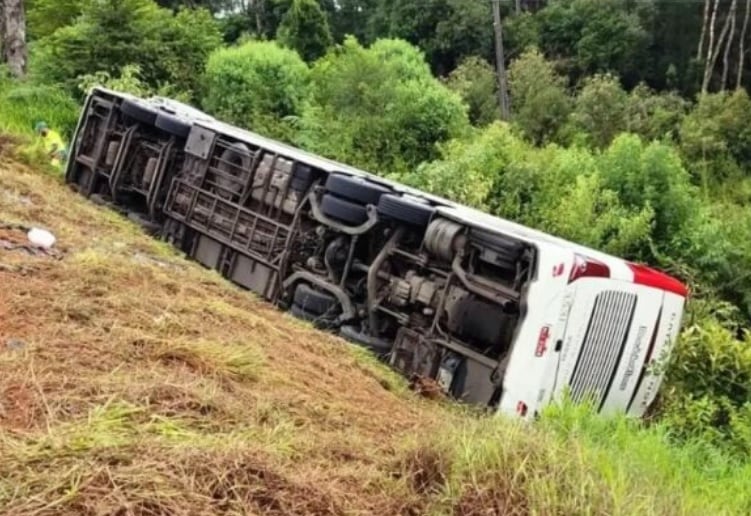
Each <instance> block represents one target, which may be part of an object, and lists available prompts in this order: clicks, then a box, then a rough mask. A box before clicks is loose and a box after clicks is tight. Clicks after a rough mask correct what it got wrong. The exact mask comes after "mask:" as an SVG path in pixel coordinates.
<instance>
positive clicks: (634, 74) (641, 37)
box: [539, 0, 650, 85]
mask: <svg viewBox="0 0 751 516" xmlns="http://www.w3.org/2000/svg"><path fill="white" fill-rule="evenodd" d="M539 16H540V24H541V30H540V34H541V37H542V47H543V49H544V50H545V53H546V54H548V55H550V56H551V57H553V58H555V59H561V60H563V61H564V62H566V63H567V64H568V68H569V73H570V75H571V77H572V79H578V78H579V77H581V76H582V75H588V74H592V73H604V72H613V73H617V74H618V75H619V76H620V77H621V78H622V79H623V81H624V82H625V83H626V84H629V85H630V84H635V83H637V82H638V81H639V80H640V79H642V78H643V75H644V74H645V72H646V71H647V70H648V66H646V64H647V63H646V62H645V61H646V57H647V54H646V50H647V48H648V45H649V43H650V35H649V32H648V31H647V30H646V29H645V25H644V21H643V19H642V16H641V15H640V13H639V12H635V11H632V10H631V9H629V3H628V2H625V1H623V0H559V1H556V2H551V3H549V4H548V6H547V7H546V8H545V9H543V10H542V11H540V13H539ZM644 16H647V14H644Z"/></svg>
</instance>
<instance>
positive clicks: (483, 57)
mask: <svg viewBox="0 0 751 516" xmlns="http://www.w3.org/2000/svg"><path fill="white" fill-rule="evenodd" d="M747 3H748V2H746V4H747ZM158 4H159V5H157V3H155V2H153V1H151V0H64V1H59V2H58V1H54V2H53V1H52V0H32V1H30V2H29V12H28V19H29V24H30V26H29V34H30V37H31V39H32V56H31V75H30V77H29V79H28V81H27V82H26V83H15V82H11V81H10V80H8V79H5V78H3V79H2V80H0V103H2V106H3V107H2V113H1V114H0V115H1V116H0V119H1V121H2V123H3V125H4V128H5V129H10V130H13V131H28V130H30V128H31V124H33V122H34V121H35V120H37V119H39V118H46V119H47V121H48V122H51V123H52V124H54V125H56V126H59V127H61V128H62V129H63V130H64V131H67V130H70V128H71V126H72V124H73V121H74V119H75V110H76V105H75V102H74V100H73V99H72V97H79V98H80V95H81V92H82V90H85V88H86V87H88V86H91V85H92V84H94V83H106V84H108V85H110V86H112V87H116V88H119V89H125V90H128V91H132V92H135V93H139V94H152V93H155V92H161V93H163V94H169V95H172V96H178V97H181V98H183V99H188V100H193V101H194V102H196V103H200V104H201V105H202V106H203V107H204V108H206V109H207V110H209V111H211V112H212V113H214V114H216V115H217V116H219V117H220V118H223V119H226V120H227V121H229V122H233V123H236V124H238V125H243V126H246V127H249V128H251V129H253V130H256V131H259V132H262V133H266V134H270V135H272V136H275V137H278V138H283V139H286V140H288V141H292V142H295V143H297V144H299V145H301V146H303V147H305V148H307V149H310V150H312V151H315V152H318V153H321V154H324V155H327V156H329V157H332V158H336V159H339V160H342V161H345V162H348V163H351V164H353V165H357V166H360V167H364V168H367V169H369V170H371V171H373V172H375V173H378V174H384V175H391V176H394V177H397V178H399V179H401V180H403V181H405V182H407V183H410V184H412V185H415V186H417V187H420V188H424V189H426V190H428V191H431V192H435V193H438V194H441V195H444V196H447V197H451V198H453V199H456V200H459V201H461V202H465V203H467V204H470V205H473V206H476V207H478V208H481V209H484V210H487V211H489V212H492V213H494V214H497V215H500V216H504V217H507V218H510V219H513V220H516V221H519V222H522V223H524V224H527V225H530V226H533V227H536V228H540V229H542V230H544V231H547V232H550V233H553V234H556V235H560V236H563V237H566V238H569V239H572V240H575V241H577V242H581V243H583V244H586V245H589V246H593V247H597V248H600V249H603V250H606V251H608V252H611V253H615V254H619V255H621V256H624V257H626V258H629V259H634V260H641V261H647V262H649V263H651V264H654V265H657V266H661V267H662V268H664V269H666V270H668V271H670V272H672V273H673V274H676V275H678V276H680V277H681V278H682V279H683V280H685V281H686V282H688V283H689V284H690V285H691V287H692V291H693V293H694V298H693V300H692V302H691V303H690V305H689V315H688V316H687V324H686V330H685V332H684V336H683V339H682V341H681V343H680V345H679V347H678V349H677V352H676V354H675V355H674V356H673V358H672V361H671V363H670V364H669V369H668V371H669V374H668V376H667V379H668V380H667V385H666V389H665V390H664V395H663V399H662V402H661V405H660V415H661V417H662V418H663V419H664V423H665V425H667V428H668V429H669V431H668V432H667V433H668V434H669V435H672V436H674V437H679V438H682V439H692V438H695V437H698V438H700V439H702V440H704V441H706V442H710V443H712V445H713V446H714V445H719V446H728V447H729V449H731V450H732V451H733V452H734V453H742V454H749V453H750V452H751V444H749V443H751V437H749V435H751V409H750V408H749V405H748V403H749V402H748V396H749V393H748V386H749V382H750V380H749V378H751V361H749V356H748V349H749V346H748V343H749V338H748V336H747V333H746V332H747V330H746V329H747V328H749V327H750V326H751V274H749V272H748V271H749V270H751V243H749V242H751V239H749V238H748V235H749V234H751V206H749V201H751V177H750V176H751V99H749V95H748V93H747V92H746V90H745V89H744V88H743V86H746V87H748V86H749V80H750V79H751V75H750V74H749V73H748V67H749V63H748V59H745V56H746V54H747V53H748V48H750V47H751V42H749V41H748V40H749V39H751V30H748V31H746V29H745V28H744V27H745V26H746V25H751V24H748V23H747V19H748V14H747V11H745V10H744V8H742V7H743V4H744V2H738V8H737V11H736V12H735V14H734V15H731V14H730V12H729V11H728V5H726V4H728V2H712V3H710V2H707V4H706V5H707V9H710V8H711V7H712V6H715V7H714V9H719V12H718V15H717V16H715V17H714V18H716V20H714V18H713V19H712V24H713V25H711V26H710V28H712V27H713V28H714V29H715V30H714V32H715V33H716V34H715V36H714V41H712V40H711V37H710V35H709V34H708V25H707V23H704V22H705V21H708V20H709V17H708V16H707V14H708V13H709V11H708V10H706V9H705V10H702V5H700V4H698V3H697V4H691V7H692V8H687V7H686V6H685V5H684V4H682V3H677V2H670V1H667V0H653V1H650V2H633V1H627V0H549V1H547V2H544V1H532V0H522V1H520V2H517V3H515V4H518V5H519V7H520V9H521V10H520V12H517V10H516V8H515V5H514V6H511V4H512V3H503V29H504V43H505V47H506V50H507V53H506V60H507V64H508V70H509V73H508V81H509V88H510V101H511V111H512V113H511V119H510V120H509V121H508V122H503V123H502V122H498V121H497V119H498V116H499V108H498V106H499V103H498V97H497V80H496V76H495V74H494V67H493V66H492V65H491V64H490V63H491V62H492V61H491V60H492V57H493V55H492V52H493V45H492V43H493V40H492V34H493V30H492V29H493V27H492V18H491V15H490V12H491V11H490V2H467V1H465V0H420V1H416V0H336V1H333V0H319V1H316V0H273V1H272V0H257V1H254V2H237V1H232V0H210V1H198V2H182V1H177V0H175V1H172V0H171V1H160V2H158ZM718 5H719V6H720V7H717V6H718ZM733 16H734V17H733ZM705 18H707V20H705ZM744 20H745V21H746V23H744ZM731 23H732V27H733V29H732V31H733V32H732V34H730V29H729V27H730V26H731ZM725 26H727V27H728V30H727V31H724V30H722V29H723V27H725ZM742 31H743V32H742ZM705 32H707V34H705ZM722 32H725V34H726V35H725V36H721V34H722ZM728 34H730V35H729V36H728ZM720 37H723V38H728V39H725V40H721V39H720ZM275 38H276V39H277V41H276V42H274V41H268V40H272V39H275ZM262 40H266V41H262ZM718 41H719V42H722V41H729V42H730V43H728V44H727V46H725V47H723V48H724V49H725V50H724V51H723V52H720V50H722V48H720V47H717V50H718V55H717V56H716V57H717V63H716V66H715V67H709V68H707V66H706V65H707V63H706V56H707V48H708V46H709V45H710V44H713V43H714V44H715V45H717V44H718ZM222 42H224V43H222ZM744 45H745V47H744ZM697 47H698V49H697ZM736 47H737V49H738V51H736ZM697 50H698V51H697ZM710 50H712V49H710ZM710 57H712V56H711V52H710ZM744 59H745V61H744ZM736 85H737V86H738V87H735V86H736ZM702 86H703V88H702ZM702 90H704V91H702ZM9 120H11V121H12V122H9Z"/></svg>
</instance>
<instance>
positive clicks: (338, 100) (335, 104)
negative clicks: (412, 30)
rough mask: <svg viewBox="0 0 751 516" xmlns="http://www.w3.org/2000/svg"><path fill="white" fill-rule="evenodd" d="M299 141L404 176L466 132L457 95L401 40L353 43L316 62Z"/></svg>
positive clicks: (463, 108)
mask: <svg viewBox="0 0 751 516" xmlns="http://www.w3.org/2000/svg"><path fill="white" fill-rule="evenodd" d="M311 77H312V88H311V90H312V94H311V98H310V102H309V103H308V105H307V107H306V109H305V112H304V113H303V117H302V120H301V133H300V136H299V139H298V141H299V143H300V144H301V145H302V146H304V147H306V148H309V149H311V150H312V151H314V152H318V153H321V154H324V155H326V156H329V157H331V158H334V159H338V160H341V161H345V162H347V163H351V164H354V165H357V166H360V167H363V168H366V169H369V170H371V171H373V172H376V173H381V174H386V173H391V172H404V171H407V170H410V169H412V168H414V167H416V166H417V165H418V164H419V163H421V162H422V161H425V160H429V159H432V158H434V157H435V156H436V154H437V151H436V147H435V144H436V143H438V142H442V141H446V140H448V139H450V138H453V137H456V136H458V135H459V134H462V133H463V132H464V131H465V130H466V129H467V128H468V125H469V124H468V120H467V114H466V108H465V107H464V105H463V104H462V102H461V99H460V98H459V96H458V95H456V94H455V93H453V92H452V91H450V90H449V89H448V88H446V87H445V86H444V85H442V84H441V83H440V82H438V80H436V79H435V78H434V77H433V76H432V75H431V73H430V70H429V69H428V66H427V64H426V63H425V60H424V58H423V56H422V54H421V53H420V52H419V50H417V49H416V48H415V47H413V46H412V45H410V44H408V43H406V42H403V41H399V40H379V41H377V42H375V43H374V44H373V45H371V47H370V48H367V49H366V48H363V47H362V46H361V45H360V44H359V43H358V42H357V41H356V40H355V39H354V38H348V39H346V40H345V41H344V43H343V44H342V45H341V46H340V47H338V48H337V49H336V50H334V51H332V52H330V53H329V54H328V55H327V56H326V57H324V58H323V59H320V60H319V61H317V62H316V63H315V65H314V66H313V70H312V75H311Z"/></svg>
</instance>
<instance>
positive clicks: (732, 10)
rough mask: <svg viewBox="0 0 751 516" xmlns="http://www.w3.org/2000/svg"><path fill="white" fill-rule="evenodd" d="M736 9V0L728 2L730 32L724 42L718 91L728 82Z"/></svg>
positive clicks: (723, 88)
mask: <svg viewBox="0 0 751 516" xmlns="http://www.w3.org/2000/svg"><path fill="white" fill-rule="evenodd" d="M737 9H738V0H733V3H732V4H730V13H729V14H728V16H729V17H730V33H729V34H728V41H727V43H726V44H725V54H723V56H722V80H721V81H720V91H725V86H726V85H727V82H728V68H729V66H730V47H731V46H732V45H733V39H734V38H735V16H736V11H737Z"/></svg>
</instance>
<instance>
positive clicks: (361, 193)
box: [326, 174, 391, 204]
mask: <svg viewBox="0 0 751 516" xmlns="http://www.w3.org/2000/svg"><path fill="white" fill-rule="evenodd" d="M326 191H328V192H330V193H332V194H335V195H337V196H339V197H342V198H344V199H349V200H351V201H356V202H358V203H360V204H378V199H380V198H381V196H382V195H383V194H387V193H390V192H391V190H390V189H388V188H386V187H385V186H381V185H377V184H375V183H371V182H369V181H366V180H365V179H362V178H360V177H350V176H345V175H342V174H331V175H330V176H329V177H328V179H327V180H326Z"/></svg>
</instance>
